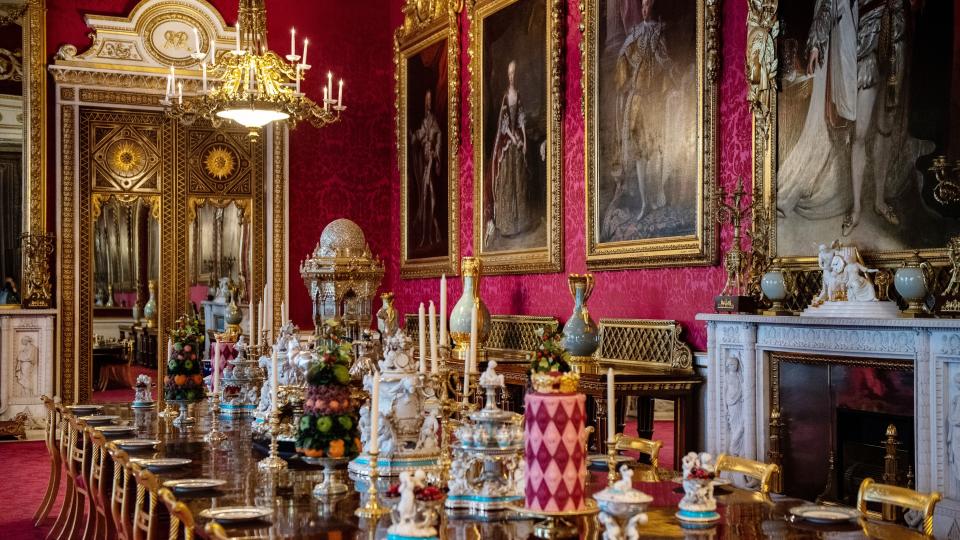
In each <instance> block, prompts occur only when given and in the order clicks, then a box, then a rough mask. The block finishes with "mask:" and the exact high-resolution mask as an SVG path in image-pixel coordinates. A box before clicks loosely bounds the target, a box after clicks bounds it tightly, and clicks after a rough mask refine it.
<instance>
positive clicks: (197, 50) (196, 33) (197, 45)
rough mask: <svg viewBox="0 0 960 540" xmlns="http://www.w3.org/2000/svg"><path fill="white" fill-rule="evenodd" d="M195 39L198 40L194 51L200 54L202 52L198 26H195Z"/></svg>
mask: <svg viewBox="0 0 960 540" xmlns="http://www.w3.org/2000/svg"><path fill="white" fill-rule="evenodd" d="M193 41H195V42H196V46H195V47H194V49H195V51H194V52H196V53H197V54H199V53H200V32H198V31H197V28H196V27H194V28H193Z"/></svg>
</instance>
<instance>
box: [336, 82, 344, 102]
mask: <svg viewBox="0 0 960 540" xmlns="http://www.w3.org/2000/svg"><path fill="white" fill-rule="evenodd" d="M339 86H340V87H339V89H338V90H337V107H343V79H340V85H339Z"/></svg>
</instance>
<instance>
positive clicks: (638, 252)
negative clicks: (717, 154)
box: [584, 0, 716, 268]
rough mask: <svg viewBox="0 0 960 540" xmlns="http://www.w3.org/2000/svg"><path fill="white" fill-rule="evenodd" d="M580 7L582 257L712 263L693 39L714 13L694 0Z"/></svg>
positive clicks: (699, 53) (612, 262) (631, 0)
mask: <svg viewBox="0 0 960 540" xmlns="http://www.w3.org/2000/svg"><path fill="white" fill-rule="evenodd" d="M586 10H587V26H586V36H585V39H586V40H587V41H586V43H587V45H586V48H585V62H584V70H585V77H584V80H585V89H584V90H585V95H586V98H585V113H586V115H587V121H586V123H585V124H586V139H587V144H586V151H587V163H588V165H587V194H588V227H587V236H588V238H587V263H588V265H589V266H591V267H592V268H627V267H644V266H671V265H672V266H687V265H695V264H709V263H712V262H713V260H714V258H715V247H714V242H713V234H714V233H713V230H714V229H713V220H712V219H711V218H710V216H709V209H708V207H707V206H706V204H705V201H706V200H707V199H708V198H709V197H710V192H711V187H712V186H713V176H714V172H713V171H714V163H713V162H712V161H711V160H712V159H713V154H714V152H713V151H712V149H711V151H709V152H707V155H704V148H710V147H709V146H705V145H710V144H712V143H713V138H712V129H711V126H712V125H713V107H710V106H707V107H703V104H704V103H707V104H708V105H709V104H710V103H712V101H711V100H713V99H714V97H713V95H714V93H713V92H714V89H713V86H712V85H713V83H712V82H711V81H710V80H704V77H703V74H704V66H705V62H704V56H705V55H704V51H703V43H704V42H703V40H702V36H703V28H704V25H705V24H716V20H715V19H712V20H706V18H707V13H706V11H705V9H704V7H703V5H702V2H700V1H698V0H680V1H668V0H592V1H590V2H589V3H588V5H587V6H586ZM698 46H699V48H698ZM705 209H707V212H706V213H705V212H704V210H705Z"/></svg>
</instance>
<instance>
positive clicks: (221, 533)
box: [203, 521, 230, 540]
mask: <svg viewBox="0 0 960 540" xmlns="http://www.w3.org/2000/svg"><path fill="white" fill-rule="evenodd" d="M203 531H204V532H206V533H207V538H209V539H210V540H230V536H229V535H228V534H227V531H226V529H224V528H223V525H221V524H219V523H217V522H216V521H208V522H207V525H206V526H205V527H204V528H203Z"/></svg>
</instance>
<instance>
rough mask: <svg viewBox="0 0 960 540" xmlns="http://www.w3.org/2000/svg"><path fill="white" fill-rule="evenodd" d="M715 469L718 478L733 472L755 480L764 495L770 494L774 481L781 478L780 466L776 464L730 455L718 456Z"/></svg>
mask: <svg viewBox="0 0 960 540" xmlns="http://www.w3.org/2000/svg"><path fill="white" fill-rule="evenodd" d="M715 467H716V472H717V476H719V475H720V473H724V472H731V473H738V474H742V475H744V476H746V477H748V478H753V479H754V480H756V481H757V482H759V483H760V487H759V489H758V491H759V492H760V494H762V495H768V494H769V493H770V489H771V488H772V487H773V482H774V480H775V479H776V478H777V477H779V476H780V466H779V465H777V464H776V463H763V462H762V461H754V460H752V459H746V458H742V457H737V456H731V455H729V454H720V455H719V456H717V463H716V466H715Z"/></svg>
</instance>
